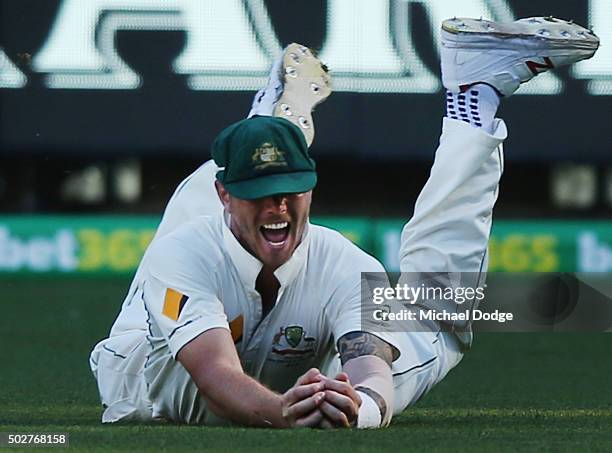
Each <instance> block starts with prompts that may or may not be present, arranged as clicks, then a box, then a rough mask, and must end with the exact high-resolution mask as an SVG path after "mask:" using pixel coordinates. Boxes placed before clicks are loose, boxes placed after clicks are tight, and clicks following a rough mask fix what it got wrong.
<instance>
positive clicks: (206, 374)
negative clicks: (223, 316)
mask: <svg viewBox="0 0 612 453" xmlns="http://www.w3.org/2000/svg"><path fill="white" fill-rule="evenodd" d="M177 359H178V361H179V362H180V363H181V364H182V365H183V366H184V367H185V369H186V370H187V371H188V372H189V374H190V375H191V377H192V379H193V380H194V382H195V383H196V385H197V387H198V389H199V390H200V393H201V394H202V395H203V396H204V398H205V399H206V401H207V403H208V405H209V407H210V409H211V410H212V411H213V412H214V413H215V415H217V416H219V417H222V418H224V419H226V420H230V421H232V422H234V423H238V424H241V425H247V426H263V427H275V428H290V427H305V426H318V425H319V424H320V422H321V420H322V414H321V413H320V411H317V410H315V409H317V407H318V406H319V405H320V403H321V402H322V401H323V400H324V397H325V394H324V393H323V392H322V391H321V390H323V384H322V383H320V382H313V381H314V380H316V376H318V375H319V370H317V369H311V370H309V371H308V372H307V373H306V374H305V375H303V376H302V377H300V378H299V379H298V381H297V382H296V384H295V386H294V387H292V388H291V389H289V390H288V391H287V392H286V393H284V394H282V395H281V394H278V393H275V392H273V391H271V390H270V389H268V388H266V387H264V386H263V385H262V384H260V383H259V382H257V381H256V380H255V379H253V378H251V377H250V376H248V375H247V374H245V373H244V371H243V370H242V365H241V364H240V359H239V358H238V354H237V353H236V348H235V346H234V343H233V341H232V338H231V334H230V333H229V332H228V330H227V329H222V328H216V329H211V330H208V331H206V332H204V333H202V334H200V335H199V336H198V337H196V338H195V339H194V340H192V341H191V342H189V343H188V344H187V345H185V346H184V347H183V348H182V349H181V350H180V351H179V353H178V355H177Z"/></svg>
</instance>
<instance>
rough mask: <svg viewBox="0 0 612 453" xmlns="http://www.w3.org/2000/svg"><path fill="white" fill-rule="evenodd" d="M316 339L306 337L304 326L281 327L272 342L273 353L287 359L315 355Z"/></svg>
mask: <svg viewBox="0 0 612 453" xmlns="http://www.w3.org/2000/svg"><path fill="white" fill-rule="evenodd" d="M315 343H316V338H314V337H310V336H308V335H306V331H305V330H304V328H303V327H302V326H298V325H293V326H287V327H281V328H280V329H279V331H278V332H276V334H274V338H273V340H272V353H273V354H279V355H281V356H285V357H290V356H292V357H296V356H304V355H306V354H312V353H314V349H315Z"/></svg>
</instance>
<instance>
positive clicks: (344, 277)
mask: <svg viewBox="0 0 612 453" xmlns="http://www.w3.org/2000/svg"><path fill="white" fill-rule="evenodd" d="M349 247H351V248H352V247H354V250H349V251H348V253H346V252H347V251H346V250H345V253H342V254H341V255H340V256H341V259H340V260H338V261H337V265H336V269H338V270H339V272H338V274H336V276H334V278H333V279H330V280H331V281H334V282H336V286H335V288H334V290H333V292H332V293H331V299H330V301H329V310H328V314H329V317H328V321H329V323H330V328H331V331H332V334H333V337H334V344H337V342H338V340H339V339H340V338H342V337H343V336H344V335H346V334H347V333H350V332H368V333H371V334H373V335H375V336H377V337H379V338H381V339H382V340H384V341H386V342H387V343H389V344H390V345H392V346H394V347H396V348H398V349H399V341H398V339H397V335H395V334H394V333H393V332H386V331H384V329H382V328H379V329H377V328H374V327H373V326H372V324H371V323H364V322H363V319H362V310H363V308H364V307H363V306H362V292H361V286H362V279H363V277H362V272H375V273H377V277H378V276H380V278H381V279H386V278H387V276H386V273H385V268H384V267H383V265H382V264H380V262H379V261H378V260H376V259H375V258H373V257H372V256H370V255H368V254H367V253H365V252H364V251H362V250H360V249H358V248H357V247H356V246H354V245H353V244H350V245H349ZM385 281H387V280H385ZM383 286H384V285H383Z"/></svg>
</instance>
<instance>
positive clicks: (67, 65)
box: [0, 0, 612, 219]
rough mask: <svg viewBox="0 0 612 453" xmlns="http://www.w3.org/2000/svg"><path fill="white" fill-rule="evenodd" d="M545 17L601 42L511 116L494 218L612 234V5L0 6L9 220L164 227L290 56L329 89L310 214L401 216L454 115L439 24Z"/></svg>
mask: <svg viewBox="0 0 612 453" xmlns="http://www.w3.org/2000/svg"><path fill="white" fill-rule="evenodd" d="M551 13H552V14H554V15H555V16H557V17H562V18H567V19H574V20H575V21H576V22H578V23H581V24H584V25H586V26H593V27H594V30H595V32H596V33H598V34H599V36H600V37H601V40H602V42H603V43H604V44H603V46H602V48H601V49H600V51H599V52H598V54H597V55H596V56H595V58H593V59H592V60H590V61H587V62H582V63H580V64H579V65H576V66H575V67H574V68H571V69H564V70H561V71H559V72H556V73H555V74H554V75H551V74H545V75H542V76H539V77H538V78H537V79H536V80H534V81H533V82H531V83H530V84H529V86H528V87H526V88H522V89H521V90H520V91H519V93H518V94H517V95H516V96H513V98H512V99H509V100H507V101H506V100H504V101H503V102H502V107H501V110H500V112H499V115H500V116H501V117H503V118H504V119H505V120H506V121H507V124H508V129H509V131H510V136H509V138H508V140H507V142H506V167H505V174H504V176H503V178H502V186H501V190H500V195H499V202H498V205H497V210H496V215H497V216H498V217H501V218H510V219H511V218H561V219H565V218H573V219H576V218H588V219H602V218H604V219H605V218H609V217H610V212H611V211H612V139H611V136H610V130H609V112H610V107H611V106H612V98H611V96H612V51H611V50H609V49H610V47H608V46H606V39H607V38H610V40H612V29H611V28H610V27H609V24H610V23H612V4H610V2H608V1H607V0H580V1H575V2H556V1H554V0H541V1H538V2H530V1H526V0H462V1H461V2H457V1H454V0H419V1H416V0H402V1H400V0H308V1H306V0H303V1H295V2H286V1H284V0H265V1H264V0H262V1H257V2H255V1H247V0H224V1H223V2H220V1H212V0H207V1H204V0H171V1H167V0H164V1H161V0H113V1H101V0H96V1H91V2H82V1H81V0H2V2H1V3H0V30H1V32H0V211H1V212H3V213H15V214H45V213H69V214H77V213H98V212H99V213H131V214H133V213H143V214H145V213H146V214H158V213H161V211H162V210H163V207H164V206H165V203H166V201H167V200H168V199H169V197H170V195H171V194H172V192H173V190H174V188H175V187H176V186H177V185H178V183H179V182H180V181H181V180H182V179H183V178H185V177H186V176H187V175H188V174H190V173H191V172H193V171H194V170H195V169H196V168H197V167H198V166H199V165H201V164H202V163H203V162H204V161H206V160H207V159H209V158H210V144H211V143H212V140H213V139H214V137H215V136H216V135H217V134H218V133H219V132H220V131H221V130H222V129H223V128H224V127H225V126H227V125H229V124H231V123H232V122H235V121H238V120H240V119H241V118H244V116H245V115H246V114H247V112H248V109H249V105H250V103H251V99H252V97H253V94H254V93H255V92H256V90H257V89H258V88H260V87H261V86H262V85H263V84H265V82H266V78H267V72H268V69H269V67H270V66H271V64H272V61H273V58H274V56H275V55H278V53H279V52H280V50H281V49H282V48H283V47H284V46H285V45H287V44H288V43H290V42H292V41H297V42H300V43H303V44H306V45H309V46H311V47H313V48H314V49H316V50H318V52H319V55H320V57H321V58H322V59H323V60H324V61H325V63H326V64H327V65H328V66H329V67H330V69H331V73H332V77H333V84H334V93H333V94H332V96H331V97H330V98H329V100H328V101H327V102H326V103H324V104H322V105H321V106H319V107H318V108H317V111H316V112H315V123H316V128H317V137H316V139H315V143H314V145H313V147H312V155H313V156H314V157H315V159H316V160H317V164H318V170H319V174H320V178H319V180H320V182H319V184H318V186H317V188H316V191H315V198H314V203H313V214H314V215H335V216H373V217H376V216H383V217H398V218H407V217H409V216H410V214H411V212H412V208H413V205H414V202H415V200H416V197H417V195H418V193H419V190H420V188H421V187H422V185H423V184H424V182H425V181H426V179H427V177H428V172H429V168H430V166H431V163H432V162H433V157H434V150H435V148H436V145H437V141H438V137H439V134H440V129H441V118H442V116H443V114H444V90H443V87H442V86H441V83H440V77H439V76H440V74H439V67H438V52H437V46H438V44H439V42H438V40H439V39H438V27H439V25H438V24H439V22H440V20H441V19H444V18H446V17H452V16H459V17H461V16H471V17H480V16H482V17H484V18H489V19H494V20H503V21H511V20H514V19H516V18H518V17H525V16H532V15H544V14H546V15H548V14H551ZM298 19H299V20H298ZM457 159H461V156H457Z"/></svg>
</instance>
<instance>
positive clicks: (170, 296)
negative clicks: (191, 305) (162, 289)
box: [162, 288, 189, 321]
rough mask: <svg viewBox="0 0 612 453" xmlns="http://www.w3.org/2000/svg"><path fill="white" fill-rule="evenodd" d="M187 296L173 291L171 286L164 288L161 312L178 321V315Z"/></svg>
mask: <svg viewBox="0 0 612 453" xmlns="http://www.w3.org/2000/svg"><path fill="white" fill-rule="evenodd" d="M187 299H189V297H187V296H185V295H184V294H181V293H179V292H178V291H175V290H174V289H172V288H168V289H166V296H165V297H164V307H163V309H162V314H164V315H165V316H167V317H168V318H170V319H172V320H173V321H178V319H179V316H180V315H181V311H182V310H183V306H184V305H185V302H187Z"/></svg>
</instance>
